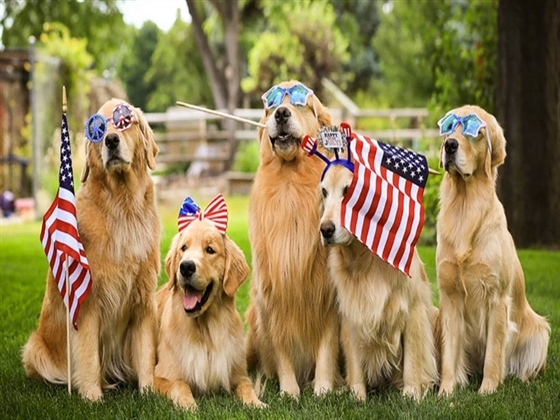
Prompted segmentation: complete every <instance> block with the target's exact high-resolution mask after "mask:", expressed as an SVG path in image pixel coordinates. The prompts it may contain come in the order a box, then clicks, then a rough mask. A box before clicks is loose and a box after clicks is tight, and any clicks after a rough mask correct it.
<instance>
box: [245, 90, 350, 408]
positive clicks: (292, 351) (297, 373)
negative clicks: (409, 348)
mask: <svg viewBox="0 0 560 420" xmlns="http://www.w3.org/2000/svg"><path fill="white" fill-rule="evenodd" d="M263 102H264V114H263V117H262V119H261V122H262V123H264V124H265V125H266V128H265V129H262V128H261V129H259V145H260V146H259V147H260V165H259V168H258V170H257V173H256V175H255V180H254V183H253V187H252V191H251V197H250V202H249V241H250V243H251V250H252V262H253V279H252V281H251V300H250V305H249V309H248V310H247V314H246V318H247V322H248V335H247V359H248V366H249V368H250V369H252V368H254V367H257V366H258V367H260V368H261V369H262V370H263V371H264V373H265V374H266V375H267V376H269V377H273V378H278V380H279V385H280V391H281V392H282V393H283V394H287V395H289V396H292V397H294V398H298V397H299V394H300V389H301V387H303V386H305V385H307V384H308V383H309V382H310V381H311V380H314V392H315V394H317V395H320V394H323V393H325V392H328V391H331V390H332V389H333V387H334V385H335V383H336V380H337V379H339V376H340V374H339V371H338V353H339V338H338V337H339V319H338V315H337V309H336V305H335V294H334V287H333V285H332V283H331V282H330V280H329V277H328V276H329V274H328V270H327V260H326V249H325V248H324V247H323V246H322V245H321V241H320V238H319V237H318V235H317V226H319V209H318V208H317V200H318V196H317V186H318V184H319V179H320V177H321V173H322V171H323V167H324V165H323V164H322V162H320V161H319V160H318V159H309V158H307V154H306V152H305V151H304V150H303V149H302V148H301V147H300V143H301V140H302V138H303V136H305V135H306V134H309V135H312V136H316V135H317V132H318V130H319V128H320V127H322V126H330V125H331V116H330V114H329V112H328V110H327V109H326V108H325V107H324V106H323V105H322V104H321V102H320V101H319V99H318V98H317V97H316V96H315V95H314V94H313V92H312V91H311V90H310V89H308V88H307V87H305V86H304V85H303V84H301V83H300V82H297V81H290V82H283V83H280V84H279V85H277V86H274V87H273V88H271V89H270V90H269V91H268V92H266V93H265V94H264V95H263Z"/></svg>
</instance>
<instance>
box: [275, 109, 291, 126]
mask: <svg viewBox="0 0 560 420" xmlns="http://www.w3.org/2000/svg"><path fill="white" fill-rule="evenodd" d="M291 116H292V113H291V112H290V110H289V109H288V108H286V107H285V106H281V107H280V108H278V109H277V110H276V113H275V114H274V118H275V119H276V123H278V124H285V123H286V121H288V118H290V117H291Z"/></svg>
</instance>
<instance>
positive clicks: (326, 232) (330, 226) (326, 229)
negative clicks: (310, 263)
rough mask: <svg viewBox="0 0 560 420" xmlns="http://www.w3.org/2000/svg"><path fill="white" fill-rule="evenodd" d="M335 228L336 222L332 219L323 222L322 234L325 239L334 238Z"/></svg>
mask: <svg viewBox="0 0 560 420" xmlns="http://www.w3.org/2000/svg"><path fill="white" fill-rule="evenodd" d="M335 229H336V228H335V226H334V223H333V222H331V221H330V220H329V221H328V222H323V223H321V235H323V238H325V239H330V238H332V236H333V235H334V231H335Z"/></svg>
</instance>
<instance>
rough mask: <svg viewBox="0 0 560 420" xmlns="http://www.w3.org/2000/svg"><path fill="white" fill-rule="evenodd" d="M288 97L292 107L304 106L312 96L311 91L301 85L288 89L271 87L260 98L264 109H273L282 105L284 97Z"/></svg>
mask: <svg viewBox="0 0 560 420" xmlns="http://www.w3.org/2000/svg"><path fill="white" fill-rule="evenodd" d="M286 95H288V97H289V98H290V103H291V104H292V105H302V106H305V104H306V103H307V99H308V98H309V97H310V96H311V95H313V91H312V90H311V89H309V88H308V87H306V86H304V85H302V84H301V83H298V84H295V85H293V86H290V87H288V88H284V87H282V86H278V85H276V86H272V87H271V88H270V89H268V90H267V91H266V92H265V93H264V94H263V96H262V101H263V103H264V106H265V108H267V109H268V108H273V107H276V106H278V105H280V104H281V103H282V101H283V100H284V96H286Z"/></svg>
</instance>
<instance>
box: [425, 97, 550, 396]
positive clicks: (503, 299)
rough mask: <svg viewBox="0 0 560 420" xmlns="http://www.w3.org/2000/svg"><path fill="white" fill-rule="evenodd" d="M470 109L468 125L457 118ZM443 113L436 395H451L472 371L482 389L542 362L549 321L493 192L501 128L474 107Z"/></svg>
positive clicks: (531, 373)
mask: <svg viewBox="0 0 560 420" xmlns="http://www.w3.org/2000/svg"><path fill="white" fill-rule="evenodd" d="M452 114H454V115H452ZM471 114H475V115H476V116H477V117H478V119H479V120H480V123H481V124H482V125H481V126H480V128H479V129H478V130H475V131H476V133H475V132H473V131H472V127H473V126H474V127H475V128H477V127H478V125H480V124H479V123H477V121H476V120H477V117H472V115H471ZM469 115H471V116H470V117H468V119H469V120H472V121H470V122H469V123H468V124H467V123H466V122H464V123H458V122H457V121H459V120H460V119H464V118H466V116H469ZM448 116H450V117H449V118H450V119H447V120H446V118H444V119H442V120H441V121H440V124H441V125H442V134H444V140H443V144H442V148H441V155H440V157H441V160H440V165H441V166H442V167H443V168H444V169H445V175H444V178H443V180H442V183H441V186H440V211H439V214H438V219H437V253H436V263H437V273H438V287H439V294H440V321H441V334H442V350H441V357H442V360H441V387H440V390H439V395H440V396H449V395H451V394H452V393H453V391H454V389H455V386H456V385H457V384H459V385H465V384H466V383H467V382H468V375H469V374H472V373H482V374H483V379H482V384H481V386H480V389H479V393H481V394H488V393H492V392H495V391H496V389H497V388H498V386H499V385H500V384H501V383H502V381H503V379H504V377H505V376H506V375H513V376H517V377H518V378H519V379H521V380H522V381H527V380H529V379H531V378H534V377H535V376H536V375H537V374H538V373H539V372H541V371H542V370H543V369H544V367H545V364H546V355H547V347H548V341H549V338H550V326H549V325H548V323H547V322H546V320H545V319H544V318H543V317H541V316H539V315H537V314H536V313H535V312H534V311H533V309H531V307H530V306H529V303H528V302H527V298H526V297H525V280H524V276H523V270H522V268H521V264H520V262H519V259H518V257H517V253H516V250H515V245H514V242H513V239H512V237H511V234H510V233H509V231H508V229H507V222H506V217H505V213H504V209H503V206H502V204H501V203H500V201H499V200H498V196H497V195H496V190H495V184H496V176H497V168H498V166H499V165H501V164H502V163H503V162H504V159H505V157H506V150H505V147H506V140H505V138H504V134H503V131H502V128H501V127H500V125H499V124H498V122H497V121H496V118H494V116H492V115H490V114H489V113H487V112H486V111H484V110H483V109H481V108H479V107H476V106H470V105H467V106H463V107H460V108H457V109H454V110H452V111H450V112H449V113H448V114H447V115H446V117H448ZM445 120H446V121H445ZM463 121H465V120H463ZM473 124H474V125H473ZM463 125H465V126H467V130H468V131H469V132H470V135H468V134H465V133H464V131H463V130H465V129H464V127H463ZM469 126H470V128H471V129H470V130H469Z"/></svg>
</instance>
